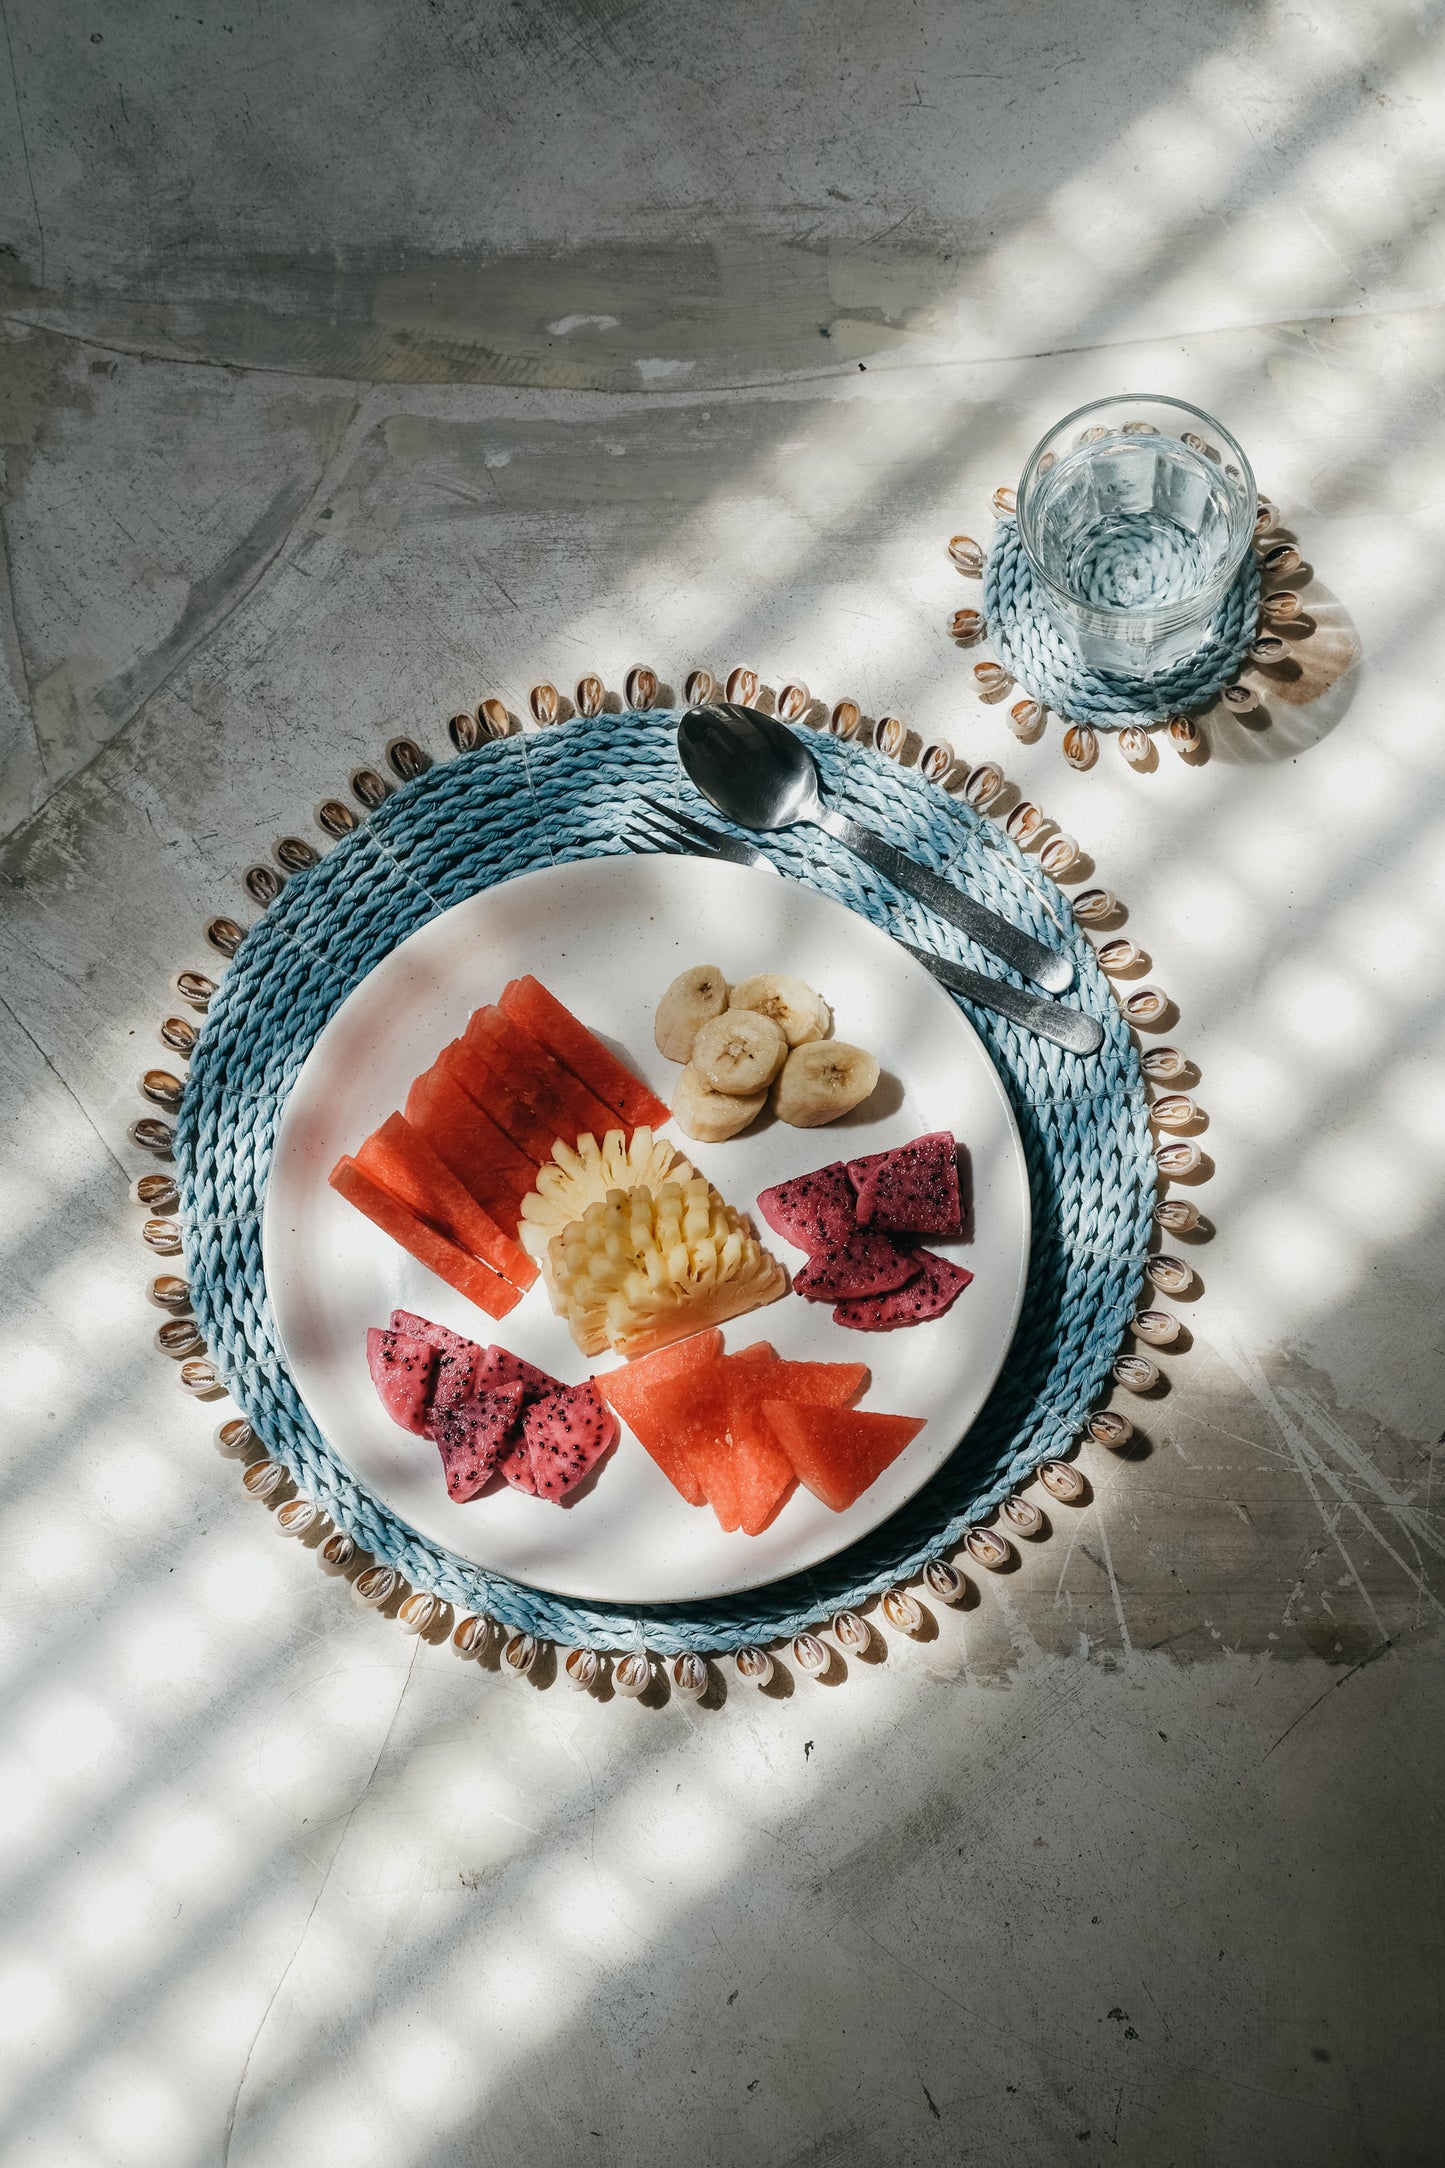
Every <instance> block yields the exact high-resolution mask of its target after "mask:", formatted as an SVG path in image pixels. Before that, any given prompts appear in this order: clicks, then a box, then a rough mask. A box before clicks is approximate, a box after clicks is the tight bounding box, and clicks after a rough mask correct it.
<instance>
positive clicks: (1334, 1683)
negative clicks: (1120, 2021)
mask: <svg viewBox="0 0 1445 2168" xmlns="http://www.w3.org/2000/svg"><path fill="white" fill-rule="evenodd" d="M1394 1645H1395V1644H1394V1643H1393V1641H1382V1642H1381V1643H1380V1646H1379V1647H1378V1648H1377V1649H1371V1651H1370V1653H1369V1655H1368V1656H1362V1657H1361V1658H1360V1660H1359V1662H1358V1663H1357V1664H1351V1666H1350V1668H1349V1670H1348V1671H1343V1672H1341V1674H1340V1676H1339V1677H1338V1678H1337V1679H1331V1680H1330V1683H1329V1685H1328V1686H1327V1687H1325V1688H1324V1689H1323V1691H1322V1692H1320V1693H1318V1694H1316V1695H1315V1698H1314V1700H1313V1701H1308V1702H1306V1703H1305V1706H1304V1707H1303V1708H1302V1709H1301V1710H1300V1713H1299V1715H1298V1716H1297V1717H1295V1718H1294V1719H1293V1721H1292V1722H1291V1723H1288V1724H1286V1725H1285V1727H1284V1730H1283V1731H1282V1732H1281V1733H1280V1735H1279V1737H1278V1738H1277V1739H1276V1740H1275V1741H1274V1742H1273V1744H1272V1745H1270V1746H1267V1747H1266V1748H1265V1750H1264V1752H1263V1753H1262V1754H1261V1755H1260V1757H1259V1766H1260V1768H1261V1769H1262V1768H1263V1767H1264V1765H1265V1763H1266V1762H1267V1761H1268V1760H1269V1757H1270V1755H1271V1754H1272V1753H1273V1752H1274V1750H1275V1747H1279V1746H1283V1745H1284V1742H1285V1740H1286V1739H1287V1738H1288V1737H1289V1735H1290V1733H1291V1732H1292V1731H1294V1730H1296V1729H1297V1728H1298V1726H1299V1725H1301V1724H1302V1723H1303V1722H1304V1720H1305V1718H1306V1717H1307V1716H1309V1715H1311V1714H1312V1713H1313V1712H1314V1711H1315V1710H1316V1709H1317V1708H1318V1707H1319V1705H1320V1703H1321V1702H1322V1701H1324V1700H1326V1699H1328V1697H1329V1696H1330V1695H1331V1694H1333V1693H1336V1692H1337V1691H1338V1690H1339V1688H1340V1687H1342V1686H1346V1685H1348V1683H1349V1681H1350V1680H1351V1679H1352V1678H1353V1677H1354V1676H1355V1673H1356V1672H1357V1671H1363V1670H1364V1668H1365V1666H1366V1665H1367V1664H1373V1663H1374V1662H1375V1661H1376V1659H1377V1658H1378V1657H1381V1656H1385V1655H1388V1653H1389V1651H1390V1650H1391V1649H1392V1648H1393V1647H1394ZM1150 2000H1151V2001H1152V2000H1153V1997H1152V1996H1151V1997H1150Z"/></svg>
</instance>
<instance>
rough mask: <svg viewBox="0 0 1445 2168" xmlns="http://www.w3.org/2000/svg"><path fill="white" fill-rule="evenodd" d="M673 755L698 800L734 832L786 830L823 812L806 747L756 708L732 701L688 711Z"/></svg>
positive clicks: (800, 740) (816, 774)
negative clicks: (707, 800) (694, 787)
mask: <svg viewBox="0 0 1445 2168" xmlns="http://www.w3.org/2000/svg"><path fill="white" fill-rule="evenodd" d="M677 752H678V758H679V759H680V760H681V762H682V764H683V766H684V768H686V770H687V772H688V774H689V775H690V776H691V777H692V780H693V781H694V783H696V785H697V787H698V789H699V790H700V791H701V792H702V794H703V796H704V798H710V799H711V801H712V803H713V804H714V805H715V806H716V807H717V809H718V811H719V813H722V814H725V815H726V817H727V818H728V819H729V820H730V821H735V822H736V823H737V825H738V827H739V828H758V829H762V830H764V831H771V830H773V829H775V828H791V827H792V826H793V824H794V822H796V821H811V820H816V819H817V817H818V815H819V814H820V813H821V812H822V810H823V800H822V796H821V793H820V792H819V789H818V769H817V764H816V762H815V761H814V759H813V756H812V754H811V753H810V752H809V751H808V748H807V746H806V745H804V743H803V741H802V739H801V738H798V737H795V736H794V734H793V732H792V731H791V730H789V728H788V726H787V724H786V723H780V722H777V721H775V720H774V718H773V717H772V716H771V715H764V714H763V713H762V712H761V710H760V709H758V708H744V707H740V706H738V705H737V703H736V702H734V701H719V702H718V704H717V706H716V707H711V708H689V710H688V712H687V714H686V715H684V717H683V718H682V721H681V722H680V723H679V724H678V726H677Z"/></svg>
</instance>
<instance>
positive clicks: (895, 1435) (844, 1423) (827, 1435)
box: [763, 1400, 923, 1513]
mask: <svg viewBox="0 0 1445 2168" xmlns="http://www.w3.org/2000/svg"><path fill="white" fill-rule="evenodd" d="M763 1413H764V1414H765V1415H766V1416H767V1419H768V1421H769V1422H770V1423H771V1424H772V1426H773V1431H774V1434H775V1435H776V1437H777V1440H778V1443H779V1445H781V1446H782V1448H783V1451H784V1452H785V1453H786V1454H787V1456H788V1458H789V1460H791V1462H792V1463H793V1466H794V1468H795V1469H796V1470H797V1474H798V1480H799V1482H801V1483H805V1484H806V1485H807V1487H808V1489H809V1490H810V1491H811V1492H812V1493H813V1496H814V1497H815V1498H821V1500H822V1501H823V1504H824V1505H825V1506H831V1507H832V1509H833V1511H834V1512H835V1513H844V1512H846V1511H847V1509H848V1507H849V1506H851V1505H852V1503H853V1501H854V1499H855V1498H861V1497H862V1495H863V1493H864V1491H865V1490H867V1488H868V1486H869V1484H870V1483H874V1482H876V1481H877V1479H878V1477H879V1476H880V1475H881V1474H882V1473H883V1470H884V1469H885V1468H887V1467H889V1466H890V1465H891V1464H892V1463H893V1462H894V1461H895V1460H897V1458H898V1456H899V1454H900V1453H901V1452H902V1451H903V1448H904V1446H905V1445H907V1444H908V1442H909V1440H910V1439H911V1438H916V1437H917V1435H918V1433H919V1431H920V1430H922V1428H923V1419H922V1417H921V1416H912V1415H874V1414H868V1413H864V1412H863V1411H861V1410H860V1409H857V1408H818V1407H807V1406H799V1405H798V1404H796V1403H795V1402H792V1401H787V1400H765V1401H764V1402H763Z"/></svg>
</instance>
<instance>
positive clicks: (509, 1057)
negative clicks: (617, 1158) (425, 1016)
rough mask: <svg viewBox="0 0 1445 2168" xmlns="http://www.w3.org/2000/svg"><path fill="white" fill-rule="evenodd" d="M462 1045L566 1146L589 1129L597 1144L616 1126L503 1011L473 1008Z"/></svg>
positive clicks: (607, 1109)
mask: <svg viewBox="0 0 1445 2168" xmlns="http://www.w3.org/2000/svg"><path fill="white" fill-rule="evenodd" d="M467 1041H468V1044H469V1045H471V1046H474V1047H476V1048H477V1050H478V1052H479V1053H480V1054H481V1056H482V1058H483V1060H484V1061H485V1062H486V1064H487V1066H488V1067H489V1068H491V1069H495V1070H496V1071H497V1072H498V1073H499V1074H500V1075H502V1076H505V1078H506V1079H507V1082H508V1083H509V1084H510V1085H511V1087H512V1089H513V1090H514V1091H515V1092H517V1093H519V1094H520V1095H521V1097H522V1098H523V1099H525V1100H526V1102H527V1104H528V1106H530V1107H531V1108H532V1110H533V1112H534V1113H535V1114H536V1116H537V1118H538V1120H539V1121H542V1122H549V1123H550V1124H551V1126H552V1130H553V1134H554V1135H556V1136H559V1137H563V1138H565V1140H566V1142H567V1143H568V1144H575V1143H576V1142H577V1139H578V1138H579V1137H580V1136H582V1135H584V1134H586V1133H587V1132H589V1131H590V1133H591V1134H592V1135H593V1136H594V1137H595V1138H596V1139H597V1141H598V1143H599V1144H600V1143H601V1142H602V1139H603V1138H604V1137H605V1136H606V1134H607V1132H608V1130H609V1129H615V1128H616V1127H617V1120H616V1117H615V1116H614V1114H613V1112H612V1109H611V1108H610V1107H609V1106H606V1105H604V1103H603V1102H602V1100H600V1099H599V1098H597V1097H596V1095H595V1093H593V1092H590V1091H589V1090H588V1089H587V1087H586V1085H585V1084H583V1083H580V1082H579V1081H578V1079H577V1078H576V1077H575V1076H573V1075H572V1073H571V1071H570V1070H568V1069H564V1068H563V1067H562V1064H561V1063H560V1062H559V1061H556V1060H554V1059H553V1057H552V1056H551V1055H550V1054H549V1053H548V1052H547V1049H546V1048H545V1047H544V1046H542V1045H540V1044H539V1043H538V1041H537V1040H536V1039H534V1038H533V1037H532V1034H531V1033H530V1032H529V1031H524V1030H523V1029H522V1027H521V1025H520V1024H517V1023H514V1022H513V1020H512V1018H511V1017H510V1016H508V1015H506V1014H505V1013H504V1011H503V1010H501V1009H499V1008H495V1007H493V1008H487V1009H478V1010H477V1012H476V1014H475V1016H473V1018H472V1020H471V1022H470V1023H469V1024H468V1026H467Z"/></svg>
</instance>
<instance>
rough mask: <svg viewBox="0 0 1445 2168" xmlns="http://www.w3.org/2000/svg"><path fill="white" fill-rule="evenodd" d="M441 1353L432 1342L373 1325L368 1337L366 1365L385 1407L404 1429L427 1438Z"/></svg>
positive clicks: (368, 1330) (368, 1331)
mask: <svg viewBox="0 0 1445 2168" xmlns="http://www.w3.org/2000/svg"><path fill="white" fill-rule="evenodd" d="M436 1362H437V1351H436V1349H435V1348H434V1347H433V1346H432V1344H431V1342H430V1340H423V1339H419V1338H418V1337H416V1335H414V1334H412V1333H405V1332H385V1331H383V1330H382V1328H381V1326H379V1325H371V1326H369V1327H368V1328H367V1334H366V1365H367V1368H368V1369H369V1370H370V1372H371V1382H372V1384H373V1385H374V1386H375V1387H376V1390H377V1392H378V1393H379V1394H380V1395H381V1404H382V1406H383V1407H384V1408H385V1410H386V1412H387V1414H388V1415H389V1416H390V1417H391V1419H392V1421H393V1422H394V1423H400V1425H401V1427H402V1429H403V1430H414V1431H415V1432H416V1433H417V1435H418V1436H419V1437H425V1435H426V1421H427V1407H428V1405H429V1402H430V1399H431V1386H432V1373H433V1371H434V1370H435V1368H436Z"/></svg>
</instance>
